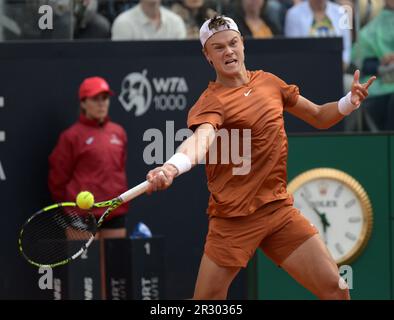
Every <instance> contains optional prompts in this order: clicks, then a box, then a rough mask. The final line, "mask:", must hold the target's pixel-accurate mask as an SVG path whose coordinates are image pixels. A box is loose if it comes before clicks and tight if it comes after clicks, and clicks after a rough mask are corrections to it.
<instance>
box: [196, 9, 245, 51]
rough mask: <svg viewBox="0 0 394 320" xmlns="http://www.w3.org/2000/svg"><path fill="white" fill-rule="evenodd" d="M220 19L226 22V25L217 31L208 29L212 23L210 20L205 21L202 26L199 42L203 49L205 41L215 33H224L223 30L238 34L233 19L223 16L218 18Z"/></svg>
mask: <svg viewBox="0 0 394 320" xmlns="http://www.w3.org/2000/svg"><path fill="white" fill-rule="evenodd" d="M220 17H221V18H223V19H224V20H226V22H227V23H226V24H224V25H221V26H219V27H218V28H217V29H215V28H212V29H209V23H210V22H211V21H212V19H209V20H207V21H205V22H204V24H203V25H202V26H201V28H200V41H201V44H202V46H203V47H204V45H205V42H207V40H208V39H209V38H210V37H212V36H213V35H214V34H215V33H217V32H220V31H225V30H234V31H237V32H238V33H240V32H239V30H238V26H237V24H236V23H235V22H234V20H233V19H231V18H229V17H225V16H220Z"/></svg>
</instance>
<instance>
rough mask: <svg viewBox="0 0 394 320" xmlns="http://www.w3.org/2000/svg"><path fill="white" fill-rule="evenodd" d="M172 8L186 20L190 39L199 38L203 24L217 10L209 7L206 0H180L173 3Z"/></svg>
mask: <svg viewBox="0 0 394 320" xmlns="http://www.w3.org/2000/svg"><path fill="white" fill-rule="evenodd" d="M171 10H172V12H174V13H176V14H177V15H179V16H180V17H181V18H182V19H183V21H184V22H185V25H186V32H187V38H188V39H199V37H200V27H201V25H202V24H203V23H204V22H205V20H207V19H211V18H213V17H214V16H215V14H216V12H215V10H213V9H211V8H208V7H207V5H206V4H205V1H204V0H182V1H178V2H176V3H174V4H173V5H172V7H171Z"/></svg>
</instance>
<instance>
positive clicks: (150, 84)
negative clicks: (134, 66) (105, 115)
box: [119, 69, 189, 117]
mask: <svg viewBox="0 0 394 320" xmlns="http://www.w3.org/2000/svg"><path fill="white" fill-rule="evenodd" d="M188 91H189V89H188V86H187V83H186V80H185V78H183V77H166V78H164V77H160V78H152V80H151V81H150V80H149V78H148V71H147V70H146V69H144V70H143V71H142V72H133V73H130V74H128V75H127V76H126V77H125V78H124V79H123V81H122V88H121V93H120V95H119V101H120V103H121V104H122V106H123V108H124V109H125V110H126V111H127V112H130V111H132V112H134V115H135V116H136V117H139V116H142V115H143V114H145V113H146V112H147V111H148V110H149V108H150V107H151V106H152V105H153V107H154V109H155V110H159V111H182V110H184V109H185V108H186V106H187V99H186V94H187V93H188Z"/></svg>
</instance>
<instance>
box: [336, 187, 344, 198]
mask: <svg viewBox="0 0 394 320" xmlns="http://www.w3.org/2000/svg"><path fill="white" fill-rule="evenodd" d="M342 191H343V186H342V185H340V186H338V188H337V189H336V190H335V193H334V197H335V198H339V196H340V195H341V193H342Z"/></svg>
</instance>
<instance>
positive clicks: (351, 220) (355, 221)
mask: <svg viewBox="0 0 394 320" xmlns="http://www.w3.org/2000/svg"><path fill="white" fill-rule="evenodd" d="M347 221H349V222H351V223H357V222H360V221H361V218H360V217H350V218H349V219H348V220H347Z"/></svg>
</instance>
